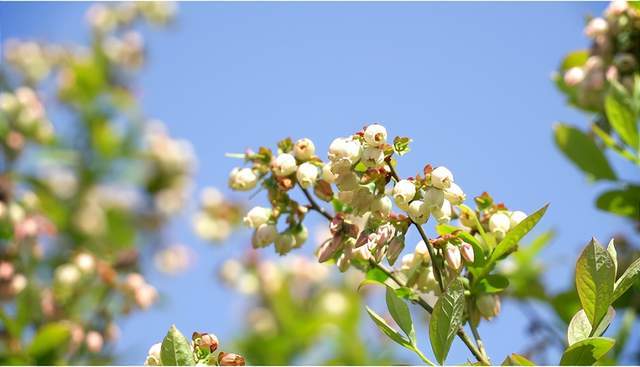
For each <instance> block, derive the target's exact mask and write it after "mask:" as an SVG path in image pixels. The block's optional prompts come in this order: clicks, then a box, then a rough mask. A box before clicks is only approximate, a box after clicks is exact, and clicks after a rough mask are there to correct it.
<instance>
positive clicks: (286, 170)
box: [273, 153, 298, 177]
mask: <svg viewBox="0 0 640 367" xmlns="http://www.w3.org/2000/svg"><path fill="white" fill-rule="evenodd" d="M296 169H298V165H297V164H296V159H295V157H294V156H292V155H291V154H289V153H282V154H280V155H278V156H277V157H276V159H275V161H273V173H274V174H275V175H276V176H280V177H283V176H289V175H290V174H292V173H294V172H295V171H296Z"/></svg>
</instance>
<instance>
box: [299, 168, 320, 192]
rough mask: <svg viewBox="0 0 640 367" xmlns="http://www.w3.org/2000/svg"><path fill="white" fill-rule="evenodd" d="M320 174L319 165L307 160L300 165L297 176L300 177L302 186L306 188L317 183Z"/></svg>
mask: <svg viewBox="0 0 640 367" xmlns="http://www.w3.org/2000/svg"><path fill="white" fill-rule="evenodd" d="M318 174H319V170H318V167H316V166H314V165H313V164H311V163H309V162H305V163H302V164H301V165H300V167H298V172H296V178H297V179H298V183H299V184H300V186H302V187H303V188H305V189H306V188H307V187H311V186H313V185H314V184H315V183H316V180H317V179H318Z"/></svg>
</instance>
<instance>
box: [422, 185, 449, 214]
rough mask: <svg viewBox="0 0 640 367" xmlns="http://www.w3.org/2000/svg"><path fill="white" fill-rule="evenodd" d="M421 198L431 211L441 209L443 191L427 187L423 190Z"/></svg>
mask: <svg viewBox="0 0 640 367" xmlns="http://www.w3.org/2000/svg"><path fill="white" fill-rule="evenodd" d="M423 197H424V199H423V200H424V202H425V203H426V204H427V207H428V208H429V209H431V210H435V209H439V208H441V207H442V203H444V191H442V190H440V189H436V188H435V187H427V189H426V190H424V195H423Z"/></svg>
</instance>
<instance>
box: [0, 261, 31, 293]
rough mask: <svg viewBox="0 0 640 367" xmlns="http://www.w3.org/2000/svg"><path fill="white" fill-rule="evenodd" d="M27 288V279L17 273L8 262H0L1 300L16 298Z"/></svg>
mask: <svg viewBox="0 0 640 367" xmlns="http://www.w3.org/2000/svg"><path fill="white" fill-rule="evenodd" d="M26 286H27V278H26V277H25V276H24V275H23V274H21V273H19V272H16V269H15V267H14V266H13V264H12V263H10V262H8V261H0V299H3V300H6V299H11V298H13V297H15V296H16V295H17V294H19V293H20V292H22V291H23V290H24V288H25V287H26Z"/></svg>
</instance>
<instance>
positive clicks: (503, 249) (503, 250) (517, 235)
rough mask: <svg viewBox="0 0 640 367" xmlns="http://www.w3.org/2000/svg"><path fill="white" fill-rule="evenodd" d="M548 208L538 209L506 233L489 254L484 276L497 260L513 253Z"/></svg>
mask: <svg viewBox="0 0 640 367" xmlns="http://www.w3.org/2000/svg"><path fill="white" fill-rule="evenodd" d="M548 207H549V204H547V205H545V206H543V207H542V208H540V209H538V210H537V211H536V212H535V213H533V214H531V215H529V216H528V217H526V218H525V219H524V220H523V221H522V222H520V223H519V224H518V225H517V226H515V227H514V228H513V229H511V230H510V231H509V232H507V235H506V236H504V238H503V239H502V241H500V243H498V245H496V248H495V249H493V252H492V253H491V257H490V258H489V261H488V262H487V265H485V269H487V270H485V274H486V273H488V272H489V271H490V270H491V269H492V268H493V265H494V264H495V263H496V262H497V261H498V260H500V259H501V258H503V257H504V256H506V255H508V254H509V253H511V252H513V251H515V249H516V247H517V245H518V242H520V240H521V239H522V238H523V237H524V236H525V235H526V234H527V233H529V231H531V230H532V229H533V227H535V225H536V224H538V222H539V221H540V219H542V216H543V215H544V213H545V212H546V211H547V208H548Z"/></svg>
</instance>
